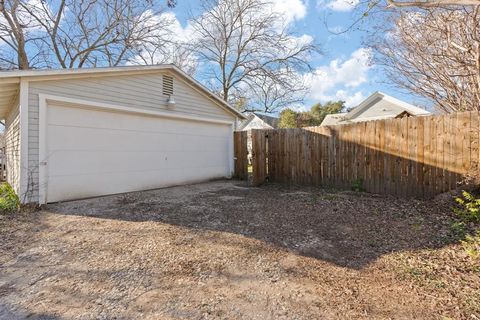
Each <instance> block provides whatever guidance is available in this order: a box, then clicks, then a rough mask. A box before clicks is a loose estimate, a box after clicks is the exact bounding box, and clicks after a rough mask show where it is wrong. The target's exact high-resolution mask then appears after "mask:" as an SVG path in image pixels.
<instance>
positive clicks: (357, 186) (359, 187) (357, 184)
mask: <svg viewBox="0 0 480 320" xmlns="http://www.w3.org/2000/svg"><path fill="white" fill-rule="evenodd" d="M352 190H353V191H355V192H363V191H365V188H364V187H363V180H362V179H355V180H353V181H352Z"/></svg>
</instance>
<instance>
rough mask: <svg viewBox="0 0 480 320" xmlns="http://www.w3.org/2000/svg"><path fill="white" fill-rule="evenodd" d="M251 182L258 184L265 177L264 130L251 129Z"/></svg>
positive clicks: (265, 139) (265, 145)
mask: <svg viewBox="0 0 480 320" xmlns="http://www.w3.org/2000/svg"><path fill="white" fill-rule="evenodd" d="M252 171H253V178H252V184H253V185H254V186H259V185H261V184H262V183H264V182H265V180H266V178H267V137H266V131H265V130H252Z"/></svg>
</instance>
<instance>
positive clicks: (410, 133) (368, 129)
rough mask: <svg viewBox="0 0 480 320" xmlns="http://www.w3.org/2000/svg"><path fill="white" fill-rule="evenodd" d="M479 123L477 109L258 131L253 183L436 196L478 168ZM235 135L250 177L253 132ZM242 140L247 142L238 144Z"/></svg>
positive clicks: (242, 165) (240, 163)
mask: <svg viewBox="0 0 480 320" xmlns="http://www.w3.org/2000/svg"><path fill="white" fill-rule="evenodd" d="M479 123H480V116H479V113H478V112H463V113H456V114H451V115H442V116H429V117H407V118H402V119H388V120H379V121H370V122H361V123H356V124H347V125H341V126H328V127H310V128H302V129H278V130H253V131H252V156H253V158H252V166H253V177H252V182H253V184H254V185H259V184H262V183H264V182H265V181H272V182H283V183H293V184H306V185H325V186H336V187H345V188H350V187H352V185H357V186H358V185H361V186H362V187H363V188H364V189H365V190H366V191H369V192H374V193H382V194H392V195H397V196H406V197H419V198H421V197H431V196H433V195H435V194H438V193H441V192H444V191H448V190H450V189H453V188H455V187H456V186H457V184H458V183H459V182H461V181H464V180H465V178H466V177H468V176H470V175H472V176H474V175H476V173H477V171H478V167H479V152H480V151H479V134H480V129H479ZM240 135H241V138H239V136H240ZM235 137H236V140H235V143H236V157H237V167H238V168H239V171H238V172H239V174H238V176H239V177H242V178H245V172H246V159H247V156H246V155H244V153H246V147H243V145H246V144H247V142H246V140H247V138H246V134H244V133H241V134H240V133H236V134H235ZM239 141H240V142H239ZM238 143H241V145H242V148H237V146H238ZM238 159H240V161H238ZM242 170H244V171H242Z"/></svg>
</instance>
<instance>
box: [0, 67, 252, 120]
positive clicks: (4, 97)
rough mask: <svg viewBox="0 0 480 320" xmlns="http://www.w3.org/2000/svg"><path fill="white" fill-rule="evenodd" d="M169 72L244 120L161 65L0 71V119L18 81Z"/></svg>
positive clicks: (191, 80)
mask: <svg viewBox="0 0 480 320" xmlns="http://www.w3.org/2000/svg"><path fill="white" fill-rule="evenodd" d="M160 70H165V71H171V72H173V73H175V74H177V75H178V76H180V77H181V78H183V79H184V80H186V81H187V82H189V83H190V84H191V85H193V86H194V87H196V88H197V89H199V90H200V91H201V92H202V93H203V94H205V95H206V96H208V97H209V98H210V99H212V100H214V101H215V102H216V103H218V104H219V105H220V106H222V107H223V108H225V109H226V110H227V111H229V112H231V113H233V114H234V115H235V116H237V117H239V118H241V119H245V116H244V115H243V114H242V113H240V112H239V111H237V110H236V109H235V108H233V107H232V106H231V105H230V104H228V103H227V102H225V101H224V100H223V99H222V98H220V97H218V96H217V95H215V94H213V93H212V92H211V91H210V90H208V89H207V88H206V87H205V86H203V85H202V84H201V83H200V82H198V81H197V80H195V79H194V78H192V77H191V76H189V75H188V74H186V73H185V72H183V71H182V70H181V69H180V68H178V67H177V66H175V65H173V64H161V65H151V66H122V67H101V68H81V69H47V70H45V69H43V70H15V71H1V72H0V118H5V117H6V116H7V112H8V110H9V109H10V107H11V105H12V104H13V102H14V101H15V98H16V96H17V94H18V92H19V89H20V79H29V80H35V81H38V80H43V79H45V80H50V79H68V78H74V77H78V76H82V75H83V76H85V75H95V74H105V75H107V74H110V73H115V74H118V73H122V74H129V73H143V72H154V71H160Z"/></svg>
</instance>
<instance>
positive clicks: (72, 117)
mask: <svg viewBox="0 0 480 320" xmlns="http://www.w3.org/2000/svg"><path fill="white" fill-rule="evenodd" d="M73 108H75V107H65V106H59V105H49V107H48V111H47V119H48V120H47V121H48V125H51V126H53V125H59V126H68V127H89V128H98V129H112V130H115V129H116V130H124V131H128V130H132V131H146V132H162V133H172V134H175V133H177V132H178V129H179V128H181V129H182V131H183V133H184V134H191V135H211V134H212V133H214V134H215V133H216V132H217V131H218V128H217V129H215V128H212V126H211V123H206V122H197V125H196V126H195V128H193V127H192V126H190V125H189V124H188V122H186V121H184V120H174V119H169V120H170V121H168V122H165V123H163V124H162V126H159V125H158V118H155V117H149V116H147V115H137V114H129V113H121V112H109V111H99V110H90V109H83V108H79V107H76V108H75V113H74V114H73V113H72V112H71V110H72V109H73ZM224 129H225V130H226V131H228V128H224Z"/></svg>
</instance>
